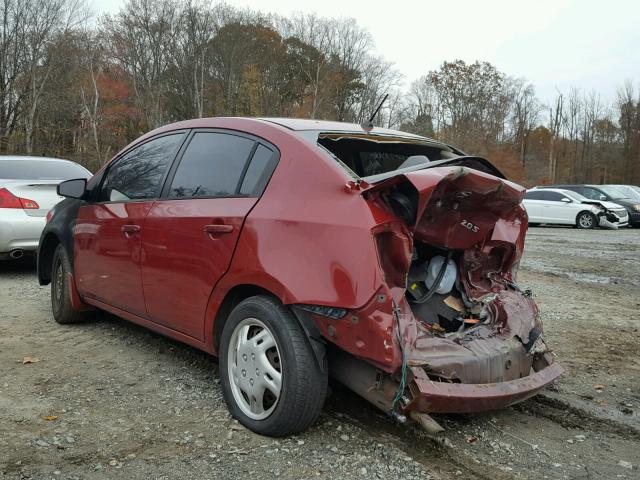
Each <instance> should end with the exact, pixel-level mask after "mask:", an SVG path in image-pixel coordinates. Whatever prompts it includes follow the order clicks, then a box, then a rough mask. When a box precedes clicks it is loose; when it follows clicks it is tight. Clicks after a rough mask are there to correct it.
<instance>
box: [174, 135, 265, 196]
mask: <svg viewBox="0 0 640 480" xmlns="http://www.w3.org/2000/svg"><path fill="white" fill-rule="evenodd" d="M254 145H255V142H254V141H253V140H249V139H248V138H245V137H239V136H237V135H230V134H226V133H217V132H198V133H196V134H195V135H194V136H193V139H192V140H191V142H190V143H189V146H188V147H187V149H186V151H185V153H184V156H183V157H182V160H180V164H179V165H178V168H177V170H176V174H175V176H174V178H173V181H172V182H171V188H170V190H169V198H198V197H231V196H235V195H237V190H238V184H239V182H240V177H241V176H242V173H243V172H244V169H245V165H246V163H247V160H248V158H249V155H250V153H251V151H252V150H253V147H254Z"/></svg>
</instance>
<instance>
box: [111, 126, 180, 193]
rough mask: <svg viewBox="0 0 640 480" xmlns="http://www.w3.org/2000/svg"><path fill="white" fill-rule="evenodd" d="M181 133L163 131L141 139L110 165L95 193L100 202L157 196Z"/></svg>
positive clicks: (176, 150)
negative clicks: (160, 135) (135, 145)
mask: <svg viewBox="0 0 640 480" xmlns="http://www.w3.org/2000/svg"><path fill="white" fill-rule="evenodd" d="M184 136H185V135H184V133H180V134H174V135H166V136H164V137H160V138H156V139H154V140H150V141H148V142H146V143H143V144H142V145H140V146H139V147H135V148H134V149H133V150H131V151H129V152H128V153H126V154H125V155H124V156H122V157H120V158H119V159H118V160H116V161H115V163H114V164H113V165H112V166H111V167H110V168H109V171H108V172H107V174H106V175H105V177H104V181H103V182H102V187H101V188H100V192H99V194H98V201H99V202H126V201H128V200H144V199H150V198H156V197H158V196H159V194H160V189H161V186H162V180H163V179H164V176H165V174H166V172H167V169H168V168H169V166H170V165H171V162H172V161H173V159H174V157H175V155H176V153H177V152H178V149H179V148H180V145H182V141H183V140H184Z"/></svg>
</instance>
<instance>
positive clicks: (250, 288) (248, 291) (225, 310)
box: [213, 284, 280, 352]
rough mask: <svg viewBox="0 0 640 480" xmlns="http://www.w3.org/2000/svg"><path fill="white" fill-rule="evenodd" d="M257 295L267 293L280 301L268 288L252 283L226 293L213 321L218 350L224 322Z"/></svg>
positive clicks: (214, 344) (214, 338)
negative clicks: (245, 301)
mask: <svg viewBox="0 0 640 480" xmlns="http://www.w3.org/2000/svg"><path fill="white" fill-rule="evenodd" d="M256 295H265V296H269V297H273V298H275V299H277V300H278V301H280V299H279V298H278V296H277V295H275V294H274V293H272V292H270V291H269V290H267V289H266V288H263V287H260V286H258V285H252V284H241V285H235V286H234V287H232V288H231V289H230V290H229V291H228V292H227V293H226V294H225V296H224V298H223V299H222V302H221V303H220V307H218V310H217V312H216V314H215V318H214V321H213V347H214V349H215V351H216V352H218V347H219V345H220V337H221V336H222V329H223V328H224V324H225V323H226V321H227V319H228V318H229V315H230V314H231V312H232V311H233V309H234V308H235V307H236V306H237V305H238V304H239V303H240V302H242V301H243V300H246V299H247V298H250V297H254V296H256Z"/></svg>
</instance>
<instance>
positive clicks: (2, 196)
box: [0, 188, 40, 210]
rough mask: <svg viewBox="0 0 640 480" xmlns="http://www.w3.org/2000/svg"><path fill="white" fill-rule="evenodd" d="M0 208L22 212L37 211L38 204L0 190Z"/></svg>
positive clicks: (5, 190)
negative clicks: (17, 209)
mask: <svg viewBox="0 0 640 480" xmlns="http://www.w3.org/2000/svg"><path fill="white" fill-rule="evenodd" d="M0 208H22V209H24V210H37V209H38V208H40V206H39V205H38V202H36V201H35V200H30V199H28V198H20V197H16V196H15V195H14V194H13V193H11V192H10V191H9V190H7V189H6V188H0Z"/></svg>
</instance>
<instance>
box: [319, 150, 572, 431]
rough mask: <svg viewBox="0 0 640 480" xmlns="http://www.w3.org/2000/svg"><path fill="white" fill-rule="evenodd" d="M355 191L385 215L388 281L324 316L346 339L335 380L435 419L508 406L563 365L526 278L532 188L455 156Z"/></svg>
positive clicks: (352, 185) (335, 336)
mask: <svg viewBox="0 0 640 480" xmlns="http://www.w3.org/2000/svg"><path fill="white" fill-rule="evenodd" d="M407 160H409V161H407V162H405V164H407V163H409V164H411V161H410V160H411V159H407ZM347 190H348V191H351V192H352V193H353V194H358V195H361V196H362V199H363V200H364V201H365V202H367V204H368V206H369V207H370V209H371V211H372V213H373V217H374V218H375V219H376V220H377V224H376V226H375V227H374V228H373V229H372V231H371V234H372V239H373V241H374V242H375V245H376V250H377V254H378V263H379V268H380V271H381V278H382V279H383V282H382V285H381V286H380V288H379V290H378V291H377V294H376V295H375V296H374V298H372V299H371V301H370V302H369V303H368V304H367V305H365V306H363V307H362V308H360V309H357V310H349V311H346V310H345V311H344V312H343V316H341V317H340V319H338V321H335V322H333V323H331V324H330V325H329V326H328V327H327V326H326V323H325V326H324V328H323V334H324V336H325V337H326V338H328V339H329V340H330V341H331V343H333V344H335V345H337V346H338V347H339V348H333V349H330V355H331V356H332V361H331V362H330V366H331V369H332V375H333V376H334V377H335V378H337V379H338V380H339V381H341V382H342V383H344V384H346V385H347V386H348V387H349V388H351V389H352V390H354V391H356V392H357V393H358V394H360V395H361V396H363V397H365V398H366V399H368V400H369V401H370V402H372V403H373V404H374V405H376V406H378V407H379V408H380V409H382V410H384V411H387V412H390V413H391V414H392V415H394V416H396V417H397V418H400V419H405V418H407V417H409V418H412V419H414V420H416V421H420V422H421V423H422V424H423V425H425V427H426V428H428V425H429V421H430V420H425V417H426V418H427V419H428V418H429V417H428V416H425V415H424V414H428V413H459V412H467V413H468V412H481V411H487V410H494V409H500V408H504V407H507V406H509V405H512V404H514V403H517V402H520V401H523V400H525V399H527V398H529V397H531V396H533V395H535V394H536V393H538V392H539V391H540V390H541V389H543V388H544V387H545V386H546V385H548V384H549V383H551V382H552V381H553V380H554V379H556V378H557V377H558V376H559V375H560V374H561V373H562V371H563V370H562V368H561V367H560V366H559V365H558V364H557V363H556V362H555V361H554V356H553V354H552V352H551V351H550V349H549V348H548V347H547V345H546V343H545V341H544V339H543V337H542V331H543V329H542V323H541V321H540V316H539V312H538V308H537V306H536V304H535V302H534V300H533V299H532V298H531V292H530V291H523V290H522V289H520V288H519V287H518V285H517V283H516V275H517V270H518V266H519V262H520V259H521V257H522V253H523V248H524V239H525V234H526V230H527V216H526V212H525V210H524V207H523V206H522V204H521V202H522V198H523V196H524V192H525V191H524V189H523V188H522V187H520V186H519V185H517V184H514V183H512V182H510V181H508V180H506V179H504V177H502V174H501V173H500V172H499V171H498V170H497V169H495V167H493V166H492V165H491V164H490V163H489V162H488V161H486V160H484V159H482V158H479V157H466V156H454V158H449V159H447V158H442V159H439V160H436V161H430V162H429V163H428V164H424V165H422V167H417V168H404V169H399V171H398V172H395V173H391V174H385V175H377V176H372V177H369V178H364V179H356V180H355V181H352V182H349V183H348V185H347ZM436 425H437V424H436ZM431 426H432V427H433V423H431ZM428 429H429V428H428ZM436 430H437V428H436Z"/></svg>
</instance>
